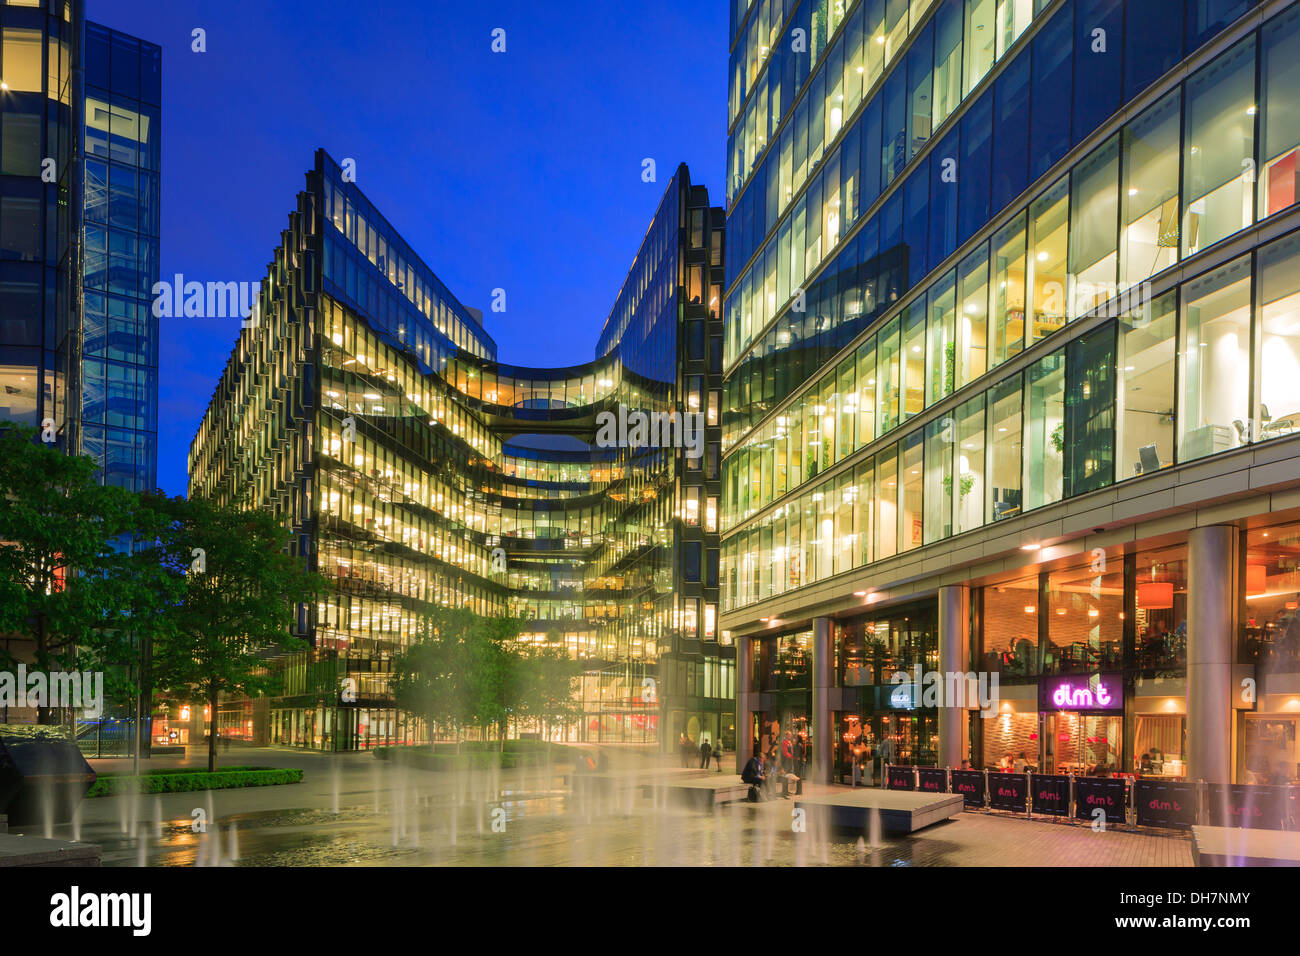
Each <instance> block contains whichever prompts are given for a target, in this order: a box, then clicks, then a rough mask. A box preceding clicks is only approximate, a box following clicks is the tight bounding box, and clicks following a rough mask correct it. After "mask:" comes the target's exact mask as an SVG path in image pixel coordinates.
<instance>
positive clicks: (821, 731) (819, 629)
mask: <svg viewBox="0 0 1300 956" xmlns="http://www.w3.org/2000/svg"><path fill="white" fill-rule="evenodd" d="M832 655H833V649H832V647H831V619H830V618H828V617H819V618H815V619H814V620H813V644H812V713H811V714H809V723H810V724H811V725H812V745H813V760H812V774H811V779H812V781H813V782H814V783H830V782H831V773H832V771H833V769H834V766H835V759H834V754H835V727H834V724H833V721H834V714H833V713H832V711H831V693H832V691H833V685H834V674H833V669H832V666H831V664H832V662H833V660H834V657H833V656H832Z"/></svg>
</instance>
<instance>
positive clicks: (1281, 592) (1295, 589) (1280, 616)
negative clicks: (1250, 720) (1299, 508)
mask: <svg viewBox="0 0 1300 956" xmlns="http://www.w3.org/2000/svg"><path fill="white" fill-rule="evenodd" d="M1245 565H1246V587H1245V610H1244V612H1243V614H1242V629H1241V652H1240V655H1239V656H1240V659H1241V661H1242V663H1247V664H1256V665H1258V666H1260V667H1262V668H1264V671H1265V673H1268V672H1278V673H1290V672H1295V671H1300V570H1298V568H1300V525H1296V524H1290V525H1280V526H1274V527H1272V528H1260V529H1256V530H1253V531H1248V532H1247V533H1246V559H1245Z"/></svg>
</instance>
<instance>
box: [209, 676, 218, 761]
mask: <svg viewBox="0 0 1300 956" xmlns="http://www.w3.org/2000/svg"><path fill="white" fill-rule="evenodd" d="M217 696H218V695H217V685H216V682H215V681H214V682H213V683H212V684H211V686H210V687H209V689H208V706H209V708H210V710H209V713H210V714H211V719H210V720H209V721H208V773H213V772H214V771H215V770H216V769H217Z"/></svg>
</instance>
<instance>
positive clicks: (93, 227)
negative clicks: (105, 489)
mask: <svg viewBox="0 0 1300 956" xmlns="http://www.w3.org/2000/svg"><path fill="white" fill-rule="evenodd" d="M161 69H162V51H161V49H160V48H159V47H157V46H155V45H154V44H151V43H147V42H145V41H142V40H138V39H136V38H134V37H130V36H127V35H125V34H122V33H119V32H117V31H114V30H111V29H109V28H107V27H101V26H98V25H96V24H94V23H87V22H86V20H85V7H84V3H82V2H81V0H48V2H42V0H22V2H18V0H8V2H7V3H5V4H3V5H0V384H3V386H4V400H3V404H0V417H3V418H6V419H8V420H11V421H18V422H21V423H23V424H25V425H28V426H31V427H44V426H45V425H46V423H49V424H50V425H52V427H53V431H54V433H55V435H56V436H57V441H58V444H59V447H61V448H64V449H67V450H69V451H73V452H79V453H84V454H88V455H91V456H93V457H94V458H95V459H96V460H97V461H99V462H100V465H101V475H102V477H103V480H104V481H105V482H107V483H110V484H115V485H121V486H123V487H127V488H132V489H134V490H150V489H152V488H153V487H154V485H155V479H156V473H157V462H156V445H157V406H158V384H157V368H158V356H157V348H158V344H157V339H158V335H157V320H156V319H154V318H153V316H152V313H151V312H150V309H149V304H150V300H151V290H152V288H153V285H154V283H155V282H157V281H158V271H159V270H158V231H159V229H158V206H159V195H160V190H159V173H158V170H159V156H160V148H161V147H160V138H159V136H160V128H159V123H160V107H159V104H160V102H161Z"/></svg>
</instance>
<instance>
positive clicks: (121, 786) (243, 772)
mask: <svg viewBox="0 0 1300 956" xmlns="http://www.w3.org/2000/svg"><path fill="white" fill-rule="evenodd" d="M284 783H302V771H301V770H299V769H297V768H290V767H286V768H278V767H222V768H221V769H219V770H217V771H215V772H213V773H208V772H207V771H205V770H199V771H193V770H181V771H177V770H151V771H149V772H148V773H147V774H141V775H140V776H138V777H135V776H131V775H129V774H101V775H100V776H99V777H98V779H96V780H95V782H94V784H93V785H91V788H90V792H89V793H87V794H86V796H87V797H111V796H115V795H117V794H120V793H189V792H191V791H195V790H231V789H235V788H238V787H272V786H276V785H278V784H284Z"/></svg>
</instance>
